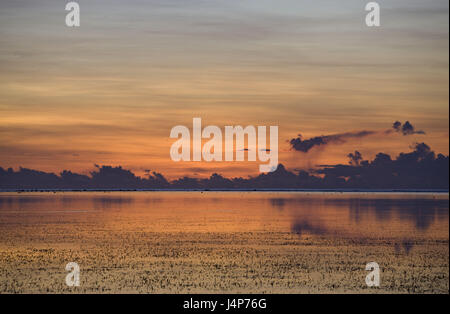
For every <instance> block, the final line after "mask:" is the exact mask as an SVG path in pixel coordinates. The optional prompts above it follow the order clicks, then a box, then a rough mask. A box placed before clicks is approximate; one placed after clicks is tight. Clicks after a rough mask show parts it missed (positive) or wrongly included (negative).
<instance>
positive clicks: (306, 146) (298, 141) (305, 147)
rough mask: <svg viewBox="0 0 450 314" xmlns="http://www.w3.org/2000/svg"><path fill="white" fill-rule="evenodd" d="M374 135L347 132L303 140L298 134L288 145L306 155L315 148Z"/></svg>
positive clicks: (368, 132)
mask: <svg viewBox="0 0 450 314" xmlns="http://www.w3.org/2000/svg"><path fill="white" fill-rule="evenodd" d="M375 133H376V132H374V131H359V132H347V133H341V134H332V135H323V136H316V137H313V138H310V139H306V140H304V139H303V137H302V135H301V134H299V135H298V137H297V138H293V139H291V140H290V142H289V143H290V144H291V146H292V148H293V149H295V150H297V151H300V152H304V153H307V152H308V151H309V150H310V149H312V148H313V147H316V146H323V145H327V144H330V143H334V144H343V143H345V142H346V141H347V140H348V139H352V138H362V137H366V136H369V135H372V134H375Z"/></svg>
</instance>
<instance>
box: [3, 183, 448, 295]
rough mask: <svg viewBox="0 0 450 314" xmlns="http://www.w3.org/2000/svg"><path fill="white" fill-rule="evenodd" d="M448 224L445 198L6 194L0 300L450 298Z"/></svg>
mask: <svg viewBox="0 0 450 314" xmlns="http://www.w3.org/2000/svg"><path fill="white" fill-rule="evenodd" d="M448 223H449V197H448V193H363V192H361V193H333V192H327V193H321V192H57V193H52V192H40V193H39V192H35V193H32V192H30V193H13V192H4V193H0V293H449V224H448ZM69 262H75V263H77V264H78V265H79V266H80V286H79V287H69V286H67V285H66V281H65V278H66V275H67V274H68V271H66V269H65V266H66V264H67V263H69ZM369 262H376V263H377V264H379V266H380V286H379V287H371V288H369V287H368V286H367V285H366V282H365V278H366V276H367V274H368V273H369V271H367V270H366V269H365V266H366V264H367V263H369Z"/></svg>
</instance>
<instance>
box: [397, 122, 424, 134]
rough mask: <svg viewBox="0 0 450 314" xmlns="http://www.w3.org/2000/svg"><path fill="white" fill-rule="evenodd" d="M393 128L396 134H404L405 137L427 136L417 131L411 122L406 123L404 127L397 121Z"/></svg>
mask: <svg viewBox="0 0 450 314" xmlns="http://www.w3.org/2000/svg"><path fill="white" fill-rule="evenodd" d="M392 128H393V129H394V131H395V132H399V133H402V134H403V135H413V134H422V135H424V134H425V131H421V130H419V131H416V130H415V128H414V126H413V125H412V124H411V123H410V122H409V121H406V122H405V123H404V124H403V125H402V123H401V122H400V121H395V122H394V124H393V125H392Z"/></svg>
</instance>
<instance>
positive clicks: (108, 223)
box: [0, 192, 449, 251]
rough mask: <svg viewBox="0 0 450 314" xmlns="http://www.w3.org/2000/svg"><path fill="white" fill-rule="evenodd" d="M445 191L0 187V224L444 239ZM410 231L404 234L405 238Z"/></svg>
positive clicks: (406, 242) (408, 244) (406, 244)
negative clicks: (7, 189)
mask: <svg viewBox="0 0 450 314" xmlns="http://www.w3.org/2000/svg"><path fill="white" fill-rule="evenodd" d="M448 213H449V199H448V194H407V193H403V194H400V193H306V192H301V193H300V192H292V193H284V192H278V193H276V192H273V193H272V192H271V193H267V192H264V193H261V192H110V193H103V192H85V193H72V192H71V193H21V194H18V193H0V219H1V222H2V223H14V224H19V225H20V224H21V223H26V222H34V223H37V224H39V223H41V224H45V223H48V222H54V221H61V222H64V223H69V224H70V223H83V221H88V222H89V223H96V222H98V223H101V224H103V225H104V227H105V228H109V229H110V230H111V231H113V230H114V228H129V230H130V231H133V228H135V229H136V230H146V231H155V232H165V231H171V232H173V231H180V232H187V231H192V232H211V231H214V232H255V231H256V232H292V233H295V234H298V235H299V236H303V235H311V236H314V235H317V236H332V237H344V238H348V237H350V238H352V237H353V238H358V237H359V238H364V237H369V238H380V237H381V238H398V239H401V241H402V242H399V243H396V244H395V245H396V248H397V249H399V248H401V247H402V248H404V249H405V250H406V251H409V250H411V247H412V244H411V243H412V241H413V240H411V239H412V238H414V236H422V237H423V236H427V237H439V238H443V239H448ZM407 237H408V239H406V238H407Z"/></svg>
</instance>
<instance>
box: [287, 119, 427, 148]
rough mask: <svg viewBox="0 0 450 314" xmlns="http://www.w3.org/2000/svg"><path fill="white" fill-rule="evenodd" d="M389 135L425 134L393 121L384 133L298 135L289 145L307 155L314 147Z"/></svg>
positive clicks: (364, 131) (407, 122)
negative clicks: (304, 136) (307, 136)
mask: <svg viewBox="0 0 450 314" xmlns="http://www.w3.org/2000/svg"><path fill="white" fill-rule="evenodd" d="M391 133H401V134H403V135H404V136H406V135H413V134H420V135H424V134H425V132H424V131H416V129H415V127H414V126H413V125H412V124H411V123H410V122H409V121H406V122H405V123H404V124H402V123H401V122H400V121H395V122H394V123H393V124H392V128H391V129H388V130H386V131H384V132H377V131H368V130H363V131H357V132H345V133H338V134H332V135H322V136H316V137H312V138H310V139H303V136H302V135H301V134H299V135H298V137H297V138H293V139H291V140H290V141H289V143H290V144H291V147H292V148H293V149H294V150H296V151H299V152H303V153H307V152H309V150H311V149H312V148H314V147H316V146H317V147H319V146H324V145H328V144H343V143H345V142H347V140H350V139H355V138H356V139H358V138H363V137H367V136H370V135H376V134H379V135H383V136H387V135H388V134H391Z"/></svg>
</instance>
